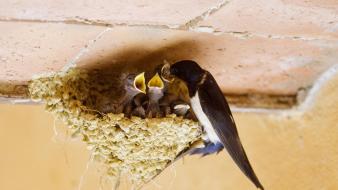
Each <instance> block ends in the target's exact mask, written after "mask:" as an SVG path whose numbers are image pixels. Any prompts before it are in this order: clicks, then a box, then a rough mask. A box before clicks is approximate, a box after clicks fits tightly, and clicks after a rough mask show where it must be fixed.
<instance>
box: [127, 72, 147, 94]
mask: <svg viewBox="0 0 338 190" xmlns="http://www.w3.org/2000/svg"><path fill="white" fill-rule="evenodd" d="M126 83H127V84H126V86H127V88H130V89H134V90H136V91H138V92H140V93H144V94H145V93H146V88H147V87H146V82H145V77H144V72H142V73H140V74H129V75H128V76H127V78H126Z"/></svg>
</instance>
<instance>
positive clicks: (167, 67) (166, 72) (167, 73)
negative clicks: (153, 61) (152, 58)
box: [161, 60, 174, 83]
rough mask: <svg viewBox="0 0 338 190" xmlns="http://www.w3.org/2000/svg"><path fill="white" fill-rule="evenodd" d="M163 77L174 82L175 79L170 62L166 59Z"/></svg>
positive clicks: (162, 70)
mask: <svg viewBox="0 0 338 190" xmlns="http://www.w3.org/2000/svg"><path fill="white" fill-rule="evenodd" d="M161 77H162V78H163V80H164V81H166V82H169V83H172V82H173V81H174V76H173V75H171V74H170V63H169V62H168V61H166V60H164V65H163V67H162V68H161Z"/></svg>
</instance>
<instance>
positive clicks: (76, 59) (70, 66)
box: [61, 28, 112, 72]
mask: <svg viewBox="0 0 338 190" xmlns="http://www.w3.org/2000/svg"><path fill="white" fill-rule="evenodd" d="M111 30H112V28H106V29H104V30H103V31H101V32H100V33H99V34H98V35H97V36H96V37H95V38H94V39H92V40H90V41H89V42H88V43H87V44H86V46H85V47H84V48H83V49H81V50H80V51H79V53H77V54H76V55H75V57H73V59H72V60H71V61H69V62H68V63H67V64H66V65H65V66H64V67H63V68H62V69H61V71H62V72H66V71H67V70H69V69H70V68H72V67H75V66H76V62H77V61H78V60H79V59H80V58H81V57H82V56H83V55H84V54H86V53H87V52H88V51H89V50H90V48H91V47H92V46H93V45H94V44H95V43H96V41H98V40H99V39H100V38H101V37H102V36H103V35H104V34H105V33H106V32H108V31H111Z"/></svg>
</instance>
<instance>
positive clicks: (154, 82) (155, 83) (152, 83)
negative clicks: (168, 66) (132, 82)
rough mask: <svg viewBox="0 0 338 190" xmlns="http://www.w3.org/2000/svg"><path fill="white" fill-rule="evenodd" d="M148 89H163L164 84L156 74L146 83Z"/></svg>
mask: <svg viewBox="0 0 338 190" xmlns="http://www.w3.org/2000/svg"><path fill="white" fill-rule="evenodd" d="M147 86H148V88H149V89H150V88H157V89H161V90H162V89H163V88H164V83H163V81H162V79H161V77H160V75H159V74H158V73H156V74H155V75H154V76H153V77H152V78H151V79H150V80H149V82H148V84H147Z"/></svg>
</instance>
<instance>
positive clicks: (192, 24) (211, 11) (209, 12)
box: [179, 0, 230, 30]
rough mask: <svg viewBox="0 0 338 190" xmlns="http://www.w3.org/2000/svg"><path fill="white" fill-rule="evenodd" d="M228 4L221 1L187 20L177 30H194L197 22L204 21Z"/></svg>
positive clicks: (225, 0) (225, 1) (224, 0)
mask: <svg viewBox="0 0 338 190" xmlns="http://www.w3.org/2000/svg"><path fill="white" fill-rule="evenodd" d="M229 2H230V1H228V0H223V1H222V2H221V3H219V4H218V5H216V6H214V7H211V8H209V9H208V10H207V11H205V12H203V13H202V14H201V15H199V16H197V17H195V18H193V19H191V20H189V21H188V22H187V23H185V24H183V25H181V26H180V27H179V29H183V30H188V29H191V28H194V27H195V26H196V25H197V24H198V23H199V22H201V21H203V20H206V19H207V18H208V17H209V16H211V15H212V14H214V13H216V12H217V11H219V10H220V9H222V8H223V7H224V6H225V5H227V4H228V3H229Z"/></svg>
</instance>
